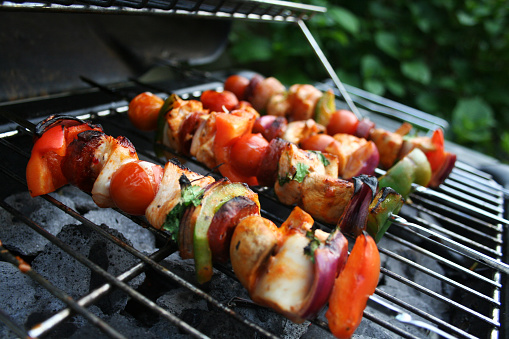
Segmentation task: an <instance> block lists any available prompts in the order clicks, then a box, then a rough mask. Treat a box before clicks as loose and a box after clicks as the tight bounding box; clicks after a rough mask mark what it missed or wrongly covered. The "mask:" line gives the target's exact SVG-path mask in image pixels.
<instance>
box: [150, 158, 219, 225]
mask: <svg viewBox="0 0 509 339" xmlns="http://www.w3.org/2000/svg"><path fill="white" fill-rule="evenodd" d="M182 175H184V176H186V177H187V179H189V181H190V182H191V183H192V184H193V185H198V186H200V187H205V186H207V185H209V184H210V183H213V182H214V181H215V180H214V178H212V177H208V176H207V177H205V176H201V175H199V174H197V173H195V172H192V171H190V170H189V169H187V168H186V167H184V166H182V165H180V164H176V163H174V162H172V161H168V162H167V163H166V165H165V166H164V173H163V178H162V179H161V183H160V185H159V190H158V191H157V194H156V196H155V198H154V200H153V201H152V202H151V203H150V205H149V206H148V207H147V210H146V211H145V216H146V217H147V220H148V222H149V223H150V224H151V225H152V226H154V227H155V228H157V229H160V228H161V227H162V226H163V225H164V222H165V220H166V216H167V215H168V213H169V212H170V211H171V210H172V209H173V208H174V207H175V206H176V205H177V204H178V203H179V202H180V197H181V187H180V178H181V176H182Z"/></svg>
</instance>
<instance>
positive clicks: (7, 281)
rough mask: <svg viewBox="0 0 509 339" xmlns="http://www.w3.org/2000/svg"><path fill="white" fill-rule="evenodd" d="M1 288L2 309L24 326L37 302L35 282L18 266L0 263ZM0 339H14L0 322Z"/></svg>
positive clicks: (0, 301)
mask: <svg viewBox="0 0 509 339" xmlns="http://www.w3.org/2000/svg"><path fill="white" fill-rule="evenodd" d="M0 286H1V288H0V309H1V310H2V311H3V312H4V313H6V314H8V315H9V316H10V317H11V318H12V319H13V320H14V321H15V322H16V323H17V325H18V326H22V325H23V320H24V319H26V318H27V316H28V314H29V312H30V309H31V306H32V305H33V304H34V303H35V302H36V296H35V285H34V282H33V280H32V279H31V278H29V277H28V276H26V275H25V274H23V273H21V271H20V270H19V269H18V268H17V267H16V266H14V265H12V264H10V263H6V262H2V261H0ZM0 338H14V333H12V332H10V331H9V329H8V327H7V325H5V324H4V323H3V322H0Z"/></svg>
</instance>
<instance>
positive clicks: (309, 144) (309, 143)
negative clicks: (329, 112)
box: [300, 134, 338, 152]
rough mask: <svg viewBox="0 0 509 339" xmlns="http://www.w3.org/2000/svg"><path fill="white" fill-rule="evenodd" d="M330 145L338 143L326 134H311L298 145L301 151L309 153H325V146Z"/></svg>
mask: <svg viewBox="0 0 509 339" xmlns="http://www.w3.org/2000/svg"><path fill="white" fill-rule="evenodd" d="M332 143H338V141H336V139H334V138H333V137H331V136H330V135H327V134H313V135H312V136H310V137H309V138H307V139H304V140H303V141H301V143H300V145H301V147H302V148H303V149H307V150H311V151H320V152H325V149H326V148H327V146H329V145H330V144H332Z"/></svg>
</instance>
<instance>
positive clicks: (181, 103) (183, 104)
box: [165, 100, 203, 152]
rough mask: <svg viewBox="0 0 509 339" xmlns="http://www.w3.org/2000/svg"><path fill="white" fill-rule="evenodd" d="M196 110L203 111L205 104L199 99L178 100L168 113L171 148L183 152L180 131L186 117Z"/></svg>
mask: <svg viewBox="0 0 509 339" xmlns="http://www.w3.org/2000/svg"><path fill="white" fill-rule="evenodd" d="M194 112H203V105H202V103H201V102H200V101H198V100H177V101H175V103H174V104H173V109H172V110H170V111H169V112H168V113H167V114H166V122H167V123H166V124H165V128H167V130H166V131H165V132H166V133H165V134H166V135H165V136H166V137H167V138H168V139H167V141H168V143H167V144H166V145H168V146H169V147H170V148H172V149H174V150H177V151H178V152H182V147H183V145H182V144H181V143H182V140H181V138H180V137H179V132H180V130H181V126H182V124H183V123H184V121H185V120H186V118H187V117H188V116H189V115H191V114H192V113H194Z"/></svg>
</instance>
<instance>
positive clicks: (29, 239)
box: [0, 192, 78, 256]
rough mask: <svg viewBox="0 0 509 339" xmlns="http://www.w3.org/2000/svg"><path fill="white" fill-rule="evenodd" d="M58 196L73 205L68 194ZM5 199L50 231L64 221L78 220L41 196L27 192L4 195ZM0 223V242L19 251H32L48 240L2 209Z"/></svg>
mask: <svg viewBox="0 0 509 339" xmlns="http://www.w3.org/2000/svg"><path fill="white" fill-rule="evenodd" d="M58 200H60V201H61V202H63V203H64V204H66V205H67V206H69V207H70V208H74V203H73V201H72V199H71V198H69V197H65V196H58ZM5 202H6V203H7V204H9V205H11V206H12V207H14V208H15V209H17V210H18V211H20V212H21V213H22V214H23V215H25V216H27V217H28V218H30V219H32V220H33V221H34V222H36V223H37V224H39V225H40V226H41V227H43V228H44V229H45V230H46V231H48V232H49V233H51V234H53V235H56V234H58V232H60V230H61V229H62V227H63V226H64V225H67V224H76V223H78V221H77V220H76V219H74V218H73V217H71V216H70V215H68V214H66V213H65V212H63V211H61V210H59V209H58V208H56V207H54V206H53V205H52V204H51V203H49V202H47V201H46V200H44V199H43V198H40V197H37V198H32V197H31V196H30V194H29V193H28V192H23V193H18V194H14V195H12V196H10V197H8V198H6V199H5ZM0 224H1V225H2V227H0V239H2V242H3V244H4V246H5V247H6V248H7V249H9V250H11V251H15V252H17V253H19V254H21V255H25V256H33V255H36V254H37V253H39V252H41V251H42V250H43V249H44V246H46V244H48V243H49V240H47V239H46V238H44V237H43V236H41V235H39V234H38V233H37V232H35V231H34V230H32V229H31V228H30V227H29V226H27V225H26V224H25V223H24V222H22V221H21V220H19V219H17V218H15V217H14V216H13V215H12V214H10V213H9V212H7V211H6V210H4V209H0Z"/></svg>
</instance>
